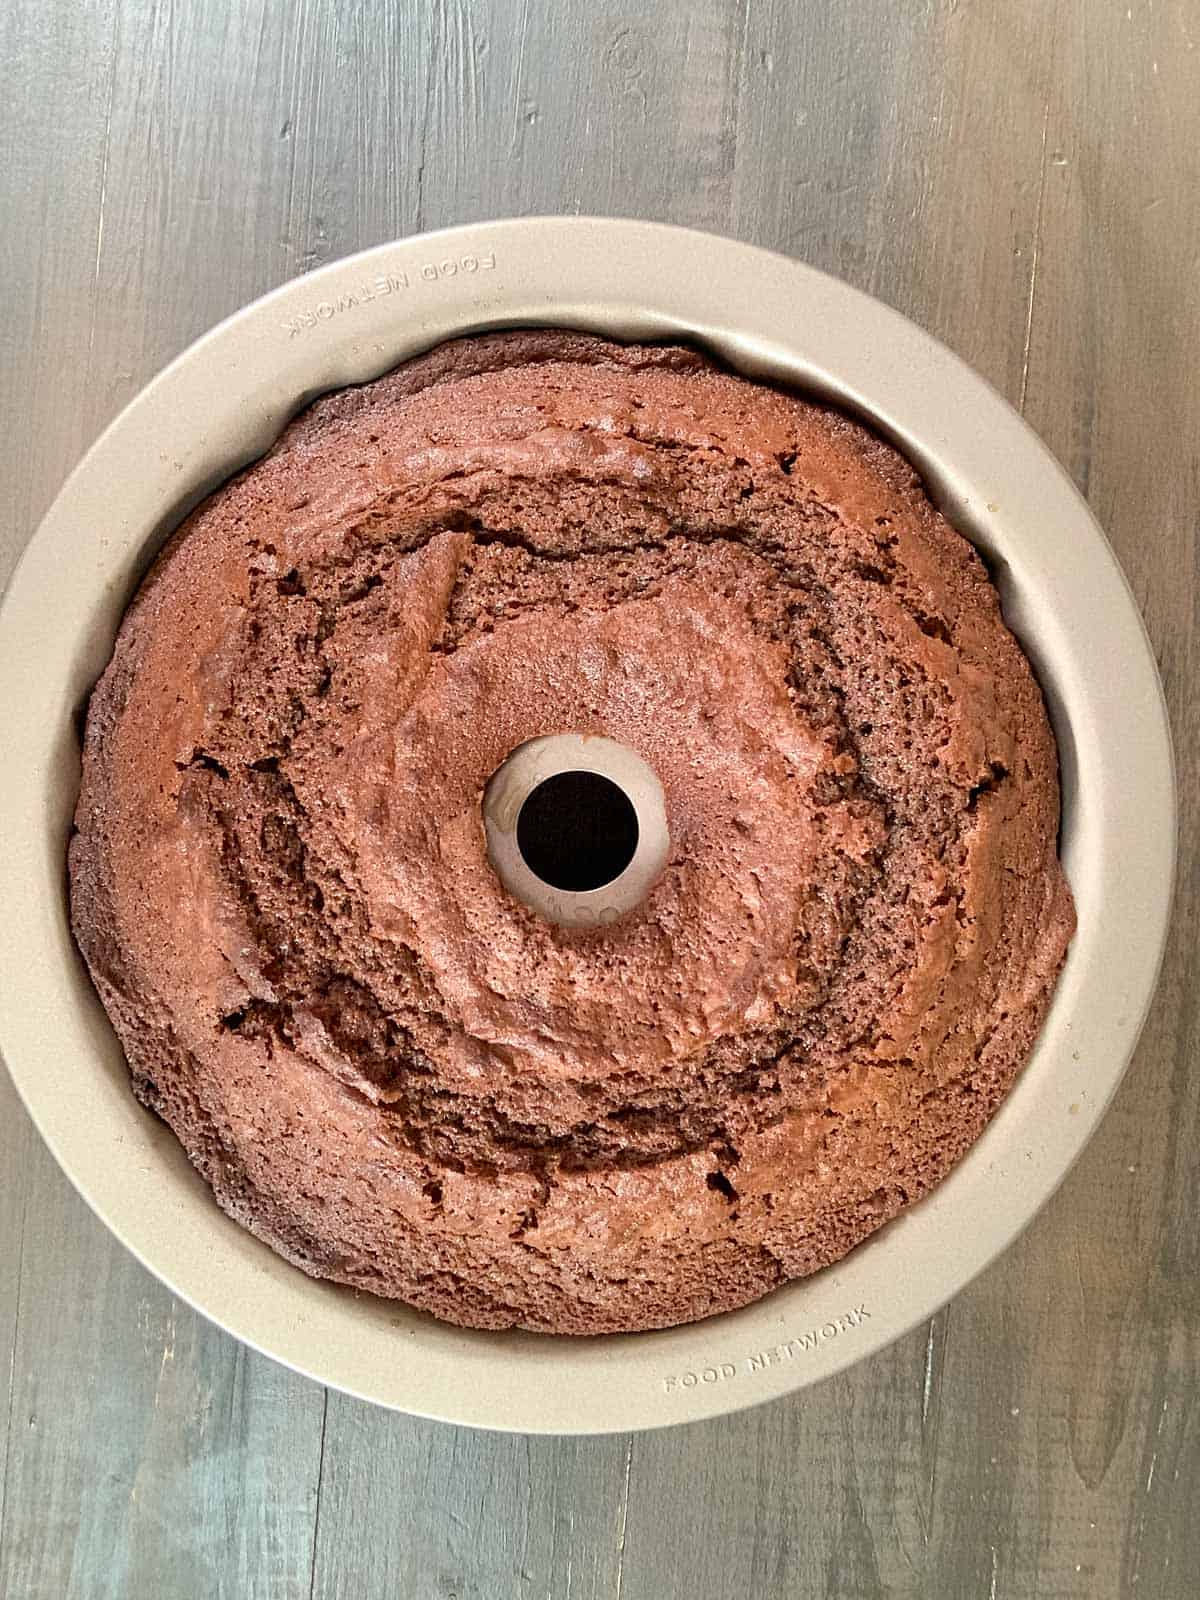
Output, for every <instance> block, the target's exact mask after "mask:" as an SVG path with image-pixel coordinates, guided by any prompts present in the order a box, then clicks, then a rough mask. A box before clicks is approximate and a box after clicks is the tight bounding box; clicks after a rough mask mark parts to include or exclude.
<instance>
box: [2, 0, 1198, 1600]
mask: <svg viewBox="0 0 1200 1600" xmlns="http://www.w3.org/2000/svg"><path fill="white" fill-rule="evenodd" d="M0 59H3V60H4V62H5V64H6V69H7V77H8V81H9V84H10V86H11V93H10V94H9V95H8V96H6V97H4V99H3V101H2V102H0V158H2V159H0V282H2V283H3V284H4V290H5V307H4V309H5V315H4V316H3V317H0V370H3V372H4V375H5V382H4V384H3V385H2V386H0V465H2V468H3V471H2V474H0V481H3V482H4V484H5V486H6V489H7V493H6V494H5V496H4V497H3V499H2V500H0V557H2V559H3V561H4V563H5V567H4V571H5V572H6V571H7V569H8V567H9V566H11V563H12V561H13V560H15V558H16V556H17V554H18V552H19V550H20V548H21V547H22V546H23V545H24V542H25V540H26V538H27V537H28V534H29V532H30V531H31V530H32V527H33V526H34V525H35V523H36V520H37V518H38V516H39V515H40V514H41V512H42V511H43V510H44V508H45V506H46V505H47V504H48V502H49V500H50V499H51V497H52V496H53V493H54V491H55V489H56V488H57V486H58V484H59V483H60V482H61V479H62V477H63V476H64V475H65V473H66V471H67V470H68V469H69V467H70V466H71V464H72V463H73V461H74V460H75V459H76V458H77V457H78V455H79V454H80V453H81V451H82V449H83V448H84V446H85V445H86V443H87V442H88V441H89V440H90V439H91V438H92V437H94V435H95V434H96V432H98V430H99V429H100V427H101V426H102V425H103V424H104V422H105V421H107V420H108V418H109V417H110V416H111V415H113V414H114V413H115V411H116V410H117V409H119V407H120V406H121V405H122V404H123V403H124V402H125V401H126V400H127V399H128V398H129V397H130V396H131V395H132V394H133V393H135V392H136V390H137V389H138V388H139V387H140V385H141V384H142V383H143V382H145V380H146V379H147V378H148V377H149V376H150V375H151V374H152V372H153V371H154V370H156V369H157V368H158V367H159V366H160V365H161V364H162V363H163V362H164V361H165V360H167V359H168V358H169V357H170V356H171V355H173V354H174V353H176V351H178V350H179V349H181V348H182V347H183V346H184V345H185V344H187V343H188V342H189V341H190V340H191V339H192V338H194V337H195V336H196V335H197V334H198V333H200V332H201V331H203V329H204V328H206V327H207V326H209V325H210V324H211V323H212V322H213V321H215V320H216V319H217V318H219V317H220V316H222V315H224V314H225V313H227V312H229V311H232V310H234V309H235V308H236V307H237V306H239V305H240V304H242V303H244V302H245V301H246V300H247V299H249V298H251V297H253V296H254V295H255V294H257V293H259V292H261V291H262V290H264V289H266V288H268V287H270V286H272V285H274V284H276V283H279V282H281V281H282V280H284V279H285V278H287V277H290V276H292V275H294V274H295V273H297V272H301V271H304V270H307V269H310V268H312V267H314V266H317V265H320V264H321V263H323V262H325V261H327V260H330V259H333V258H334V257H336V256H338V255H342V254H344V253H346V252H348V251H350V250H353V249H357V248H360V247H363V246H366V245H369V244H372V243H376V242H378V241H380V240H383V239H386V238H389V237H392V236H395V235H397V234H402V233H406V232H409V231H412V230H413V229H415V228H418V227H425V228H428V227H436V226H440V225H443V224H448V223H452V222H461V221H468V220H472V219H475V218H480V217H485V216H489V215H503V214H513V213H534V212H552V211H596V212H608V213H614V214H626V215H644V216H654V217H661V218H665V219H667V220H671V221H678V222H686V223H692V224H696V225H700V226H707V227H711V228H714V229H717V230H720V231H724V232H729V233H733V234H736V235H738V236H739V237H742V238H745V239H749V240H753V241H755V242H758V243H762V244H766V245H770V246H773V247H776V248H778V249H782V250H785V251H788V252H790V253H792V254H795V255H798V256H800V257H802V258H804V259H806V260H808V261H810V262H812V263H814V264H815V265H817V266H821V267H824V268H826V269H827V270H830V271H833V272H836V273H838V274H839V275H841V276H842V277H845V278H847V279H848V280H849V281H850V282H852V283H855V284H857V285H858V286H860V287H862V288H865V289H867V290H869V291H870V292H872V293H874V294H877V295H879V296H881V297H882V298H883V299H885V300H887V301H889V302H890V303H892V304H894V305H896V306H897V307H899V308H900V309H901V310H902V311H904V312H906V313H907V314H908V315H910V316H912V317H914V318H915V319H916V320H917V321H918V322H920V323H922V324H923V325H924V326H926V327H928V328H929V329H930V330H931V331H932V332H934V333H935V334H937V335H938V336H939V337H941V338H942V339H944V340H945V341H946V342H947V343H949V344H950V345H951V346H952V347H953V348H954V349H956V350H958V351H959V352H960V353H961V354H962V355H963V356H964V357H966V359H967V360H969V361H970V362H972V364H973V365H975V366H976V367H977V368H978V369H979V370H981V371H982V372H983V373H984V374H985V375H986V376H987V377H989V378H990V379H991V380H992V382H993V383H995V384H996V385H997V386H998V387H999V388H1001V389H1002V390H1003V391H1004V392H1005V393H1006V394H1007V395H1008V397H1009V398H1010V399H1011V400H1012V401H1013V402H1014V403H1015V404H1017V405H1019V406H1020V407H1021V408H1022V409H1023V410H1024V412H1025V414H1026V415H1027V416H1028V418H1029V420H1030V421H1031V423H1032V424H1033V425H1034V426H1035V427H1036V428H1037V429H1038V431H1039V432H1040V433H1041V434H1042V436H1043V437H1044V438H1045V439H1046V440H1047V441H1048V443H1049V444H1050V445H1051V447H1052V448H1053V449H1054V450H1055V451H1056V453H1057V454H1058V455H1059V457H1060V459H1061V460H1063V461H1064V463H1065V464H1066V465H1067V467H1068V468H1069V470H1070V471H1071V472H1072V473H1073V475H1074V476H1075V478H1076V481H1077V482H1078V483H1079V485H1080V487H1081V488H1082V489H1083V490H1084V492H1085V493H1086V494H1087V495H1088V497H1089V499H1090V501H1091V503H1092V505H1093V506H1094V508H1095V509H1096V512H1097V514H1098V515H1099V517H1100V519H1101V521H1102V523H1103V524H1104V526H1105V527H1106V528H1107V530H1108V532H1109V535H1110V537H1111V539H1112V540H1113V543H1114V545H1115V546H1116V548H1117V550H1118V553H1119V555H1120V557H1121V559H1122V562H1123V564H1124V566H1125V570H1126V572H1127V573H1128V575H1129V578H1130V582H1131V584H1132V586H1133V589H1134V591H1135V593H1136V595H1137V597H1138V600H1139V603H1140V604H1141V606H1142V608H1143V612H1144V614H1145V616H1146V619H1147V624H1148V626H1149V629H1150V632H1151V636H1152V639H1153V641H1154V645H1155V649H1156V651H1157V654H1158V659H1159V662H1160V665H1161V668H1162V671H1163V677H1164V682H1165V685H1166V689H1167V695H1168V699H1169V701H1170V706H1171V712H1172V718H1173V723H1174V728H1175V734H1176V740H1177V749H1178V754H1179V760H1180V769H1181V779H1182V783H1181V792H1182V799H1183V817H1182V831H1181V874H1180V890H1179V898H1178V903H1177V910H1176V928H1175V936H1174V938H1173V941H1172V944H1171V948H1170V951H1169V954H1168V959H1167V963H1166V967H1165V971H1164V977H1163V983H1162V988H1161V991H1160V994H1159V997H1158V1000H1157V1002H1156V1005H1155V1009H1154V1012H1153V1014H1152V1017H1151V1020H1150V1023H1149V1025H1148V1027H1147V1030H1146V1033H1145V1036H1144V1038H1143V1041H1142V1045H1141V1048H1140V1050H1139V1052H1138V1055H1137V1058H1136V1060H1135V1062H1134V1065H1133V1067H1132V1068H1131V1071H1130V1073H1129V1076H1128V1078H1127V1080H1126V1083H1125V1085H1124V1087H1123V1089H1122V1091H1121V1093H1120V1094H1119V1096H1118V1098H1117V1100H1116V1103H1115V1105H1114V1106H1113V1108H1112V1110H1111V1111H1110V1113H1109V1115H1108V1117H1107V1119H1106V1121H1105V1123H1104V1125H1103V1127H1102V1129H1101V1131H1100V1133H1099V1135H1098V1136H1097V1138H1096V1139H1095V1140H1094V1141H1093V1143H1092V1145H1091V1146H1090V1148H1089V1150H1088V1152H1087V1153H1086V1155H1085V1157H1084V1158H1083V1160H1082V1161H1081V1162H1080V1164H1079V1166H1078V1167H1077V1169H1076V1170H1075V1172H1074V1173H1073V1174H1072V1175H1071V1177H1070V1178H1069V1179H1068V1181H1067V1183H1066V1184H1065V1185H1064V1187H1063V1189H1062V1191H1061V1192H1060V1194H1059V1196H1058V1197H1057V1198H1056V1200H1055V1201H1054V1202H1053V1204H1052V1205H1051V1206H1050V1207H1049V1208H1048V1210H1047V1211H1046V1213H1045V1214H1044V1215H1043V1216H1042V1217H1041V1218H1040V1219H1039V1220H1038V1222H1037V1223H1035V1225H1034V1226H1033V1227H1032V1228H1031V1229H1030V1230H1029V1231H1028V1232H1027V1233H1026V1235H1025V1236H1024V1237H1023V1239H1022V1240H1021V1241H1020V1243H1019V1244H1018V1245H1016V1246H1015V1247H1014V1248H1013V1249H1012V1250H1011V1251H1010V1252H1009V1253H1008V1255H1007V1256H1006V1257H1005V1258H1004V1259H1003V1260H1002V1261H1001V1262H1000V1263H998V1264H997V1265H996V1266H995V1267H993V1268H992V1269H991V1270H990V1271H989V1272H988V1273H986V1274H985V1275H984V1276H983V1277H982V1278H981V1279H980V1280H979V1281H978V1282H977V1283H976V1284H975V1285H973V1286H972V1287H971V1288H970V1289H968V1290H967V1291H966V1292H964V1293H963V1294H962V1295H960V1296H959V1297H958V1298H957V1299H956V1300H955V1301H954V1303H953V1305H952V1306H951V1307H949V1308H947V1310H945V1311H943V1312H942V1313H940V1314H939V1315H938V1316H937V1317H935V1318H934V1319H933V1320H932V1322H931V1323H929V1324H928V1325H927V1326H926V1327H925V1328H923V1329H921V1330H919V1331H918V1332H916V1333H914V1334H913V1335H912V1336H911V1337H909V1338H908V1339H906V1340H903V1341H901V1342H900V1343H899V1344H897V1345H896V1346H894V1347H893V1348H892V1349H890V1350H889V1351H887V1352H885V1353H884V1354H882V1355H881V1356H879V1357H877V1358H876V1359H875V1360H873V1361H872V1362H870V1363H868V1364H866V1365H864V1366H861V1367H859V1368H857V1369H855V1370H853V1371H851V1372H850V1373H848V1374H846V1375H844V1376H843V1377H841V1378H839V1379H837V1380H834V1381H833V1382H831V1383H828V1384H825V1385H824V1386H822V1387H819V1388H817V1389H815V1390H812V1391H809V1392H807V1393H804V1394H801V1395H798V1396H796V1397H795V1398H794V1399H792V1400H790V1401H787V1402H782V1403H779V1404H775V1405H772V1406H769V1407H765V1408H762V1409H760V1410H757V1411H754V1412H750V1413H747V1414H743V1415H741V1416H738V1417H735V1418H731V1419H727V1420H722V1421H719V1422H714V1423H709V1424H703V1425H698V1426H695V1427H692V1428H686V1429H675V1430H671V1431H669V1432H666V1433H661V1434H655V1435H641V1436H636V1437H633V1438H628V1437H627V1438H614V1439H605V1440H576V1441H554V1440H525V1439H520V1438H504V1437H498V1436H493V1435H485V1434H475V1433H468V1432H465V1431H460V1430H455V1429H451V1428H446V1427H442V1426H439V1425H436V1424H428V1423H420V1422H415V1421H410V1420H408V1419H404V1418H400V1417H392V1416H388V1415H386V1414H383V1413H380V1412H377V1411H374V1410H372V1409H371V1408H370V1407H366V1406H363V1405H361V1404H360V1403H358V1402H355V1401H352V1400H348V1399H346V1398H344V1397H342V1396H338V1395H332V1394H331V1395H328V1396H326V1395H325V1394H324V1393H323V1392H322V1391H321V1390H320V1389H318V1388H317V1387H316V1386H314V1385H311V1384H309V1383H307V1382H305V1381H304V1380H302V1379H299V1378H295V1377H293V1376H292V1375H290V1374H288V1373H286V1372H284V1371H283V1370H282V1369H280V1368H277V1367H275V1366H273V1365H272V1364H271V1363H269V1362H267V1361H265V1360H263V1359H262V1358H260V1357H257V1356H254V1355H252V1354H251V1353H250V1352H247V1351H245V1350H243V1349H241V1348H239V1347H238V1346H236V1345H235V1344H234V1343H233V1341H231V1340H229V1339H228V1338H226V1337H225V1336H224V1335H222V1334H220V1333H218V1332H217V1331H216V1330H214V1329H212V1328H210V1327H209V1326H208V1325H207V1324H206V1323H204V1322H203V1320H202V1319H200V1318H198V1317H196V1316H195V1315H194V1314H193V1313H192V1312H191V1311H190V1310H189V1309H188V1308H187V1307H186V1306H183V1305H181V1304H180V1303H178V1302H176V1301H175V1300H174V1299H173V1297H172V1296H171V1295H169V1294H168V1293H167V1291H166V1290H165V1289H163V1288H161V1286H159V1285H158V1284H157V1283H155V1282H154V1281H153V1280H152V1279H151V1278H150V1277H149V1276H148V1275H147V1274H146V1273H145V1272H144V1271H143V1270H142V1269H141V1268H140V1267H139V1266H137V1265H136V1263H134V1262H133V1261H132V1259H131V1258H129V1257H128V1256H127V1255H126V1254H125V1253H124V1252H123V1251H122V1250H121V1249H120V1248H119V1247H118V1246H117V1245H115V1244H114V1243H113V1242H112V1241H111V1240H110V1238H109V1237H108V1235H107V1234H106V1233H105V1232H104V1230H103V1229H101V1228H100V1227H99V1225H98V1224H97V1223H95V1222H94V1221H93V1220H92V1219H91V1218H90V1216H88V1214H87V1213H86V1212H85V1211H84V1209H83V1207H82V1206H81V1204H80V1203H79V1201H78V1200H77V1199H76V1198H75V1196H74V1195H73V1194H72V1192H71V1191H70V1190H69V1188H68V1187H67V1185H66V1183H65V1180H64V1179H62V1177H61V1176H60V1175H59V1174H58V1172H57V1170H56V1169H55V1168H54V1166H53V1164H52V1162H51V1161H50V1159H49V1157H48V1156H47V1155H46V1153H45V1152H44V1151H43V1149H42V1147H41V1145H40V1142H39V1141H38V1140H37V1138H36V1135H34V1134H33V1133H32V1132H31V1130H30V1129H29V1127H28V1124H27V1122H26V1119H25V1117H24V1114H23V1113H22V1112H21V1111H20V1110H19V1108H18V1107H17V1105H16V1102H15V1098H14V1096H13V1094H12V1091H11V1089H10V1088H9V1087H8V1085H7V1081H4V1082H3V1083H0V1163H2V1164H3V1167H2V1170H3V1173H4V1181H3V1184H2V1185H0V1371H3V1372H4V1373H5V1374H6V1377H7V1384H8V1392H7V1396H6V1397H5V1403H4V1404H3V1406H0V1423H3V1425H4V1426H5V1438H4V1440H3V1441H2V1442H0V1593H3V1594H4V1595H6V1596H7V1595H13V1596H20V1597H22V1600H24V1597H25V1596H35V1597H41V1596H43V1595H44V1596H48V1597H53V1600H58V1597H59V1596H80V1597H84V1596H86V1597H89V1600H90V1597H92V1596H105V1597H108V1596H113V1597H117V1596H119V1597H121V1600H126V1597H129V1596H133V1597H138V1600H140V1597H142V1596H146V1597H148V1600H149V1597H154V1600H159V1597H162V1600H176V1597H178V1600H191V1597H193V1596H195V1597H198V1600H199V1597H206V1600H207V1597H209V1596H212V1595H222V1596H224V1595H228V1596H230V1597H234V1596H236V1597H239V1600H240V1597H243V1596H253V1597H258V1596H264V1597H268V1596H269V1597H276V1596H288V1597H291V1596H312V1597H323V1600H333V1597H342V1596H346V1597H350V1596H353V1597H355V1600H359V1597H364V1600H371V1597H375V1596H379V1597H385V1596H386V1597H388V1600H392V1597H409V1596H411V1597H413V1600H468V1597H470V1600H476V1597H479V1600H484V1597H486V1600H507V1597H508V1596H521V1597H524V1596H539V1597H540V1596H543V1595H545V1596H548V1597H550V1600H560V1597H564V1596H580V1597H601V1596H603V1597H609V1600H672V1597H675V1596H680V1597H690V1596H692V1595H695V1594H703V1595H704V1596H705V1600H726V1597H730V1600H732V1597H734V1596H737V1597H739V1600H740V1597H743V1596H746V1595H752V1596H755V1597H758V1596H766V1597H772V1596H780V1597H784V1596H786V1597H789V1600H791V1597H793V1596H809V1595H812V1596H824V1595H828V1596H834V1597H839V1600H840V1597H842V1596H848V1597H853V1600H871V1597H876V1596H887V1597H912V1600H916V1597H918V1596H919V1597H922V1600H927V1597H931V1596H933V1597H942V1596H945V1597H948V1600H958V1597H959V1596H967V1595H978V1596H980V1597H989V1600H1005V1597H1008V1600H1026V1597H1035V1596H1036V1597H1046V1600H1108V1597H1126V1596H1132V1597H1146V1596H1151V1597H1156V1600H1185V1597H1186V1600H1191V1597H1193V1596H1194V1595H1195V1594H1196V1593H1197V1591H1198V1588H1200V1578H1198V1574H1200V1518H1197V1517H1196V1515H1195V1507H1196V1504H1197V1495H1198V1493H1200V1488H1198V1486H1200V1399H1198V1398H1197V1396H1198V1394H1200V1242H1198V1234H1200V1229H1198V1226H1197V1224H1198V1223H1200V1160H1198V1158H1197V1154H1196V1152H1197V1150H1198V1149H1200V955H1198V954H1197V951H1198V944H1200V941H1198V939H1197V934H1198V932H1200V864H1198V846H1200V800H1198V799H1197V795H1198V792H1200V758H1198V756H1197V750H1198V749H1200V695H1198V693H1197V686H1198V684H1200V539H1198V512H1197V507H1198V506H1200V384H1197V382H1196V378H1195V373H1196V371H1197V368H1198V365H1200V332H1198V330H1200V209H1198V207H1197V203H1196V202H1197V195H1198V194H1200V13H1197V10H1196V7H1195V4H1194V0H1156V3H1153V4H1151V3H1150V0H1135V3H1131V4H1121V5H1116V4H1108V3H1104V4H1094V3H1092V0H1004V3H990V4H989V3H983V0H980V3H975V4H970V3H968V0H962V3H953V0H913V3H910V4H906V5H904V6H899V7H898V6H895V5H894V4H891V3H885V0H856V3H854V4H852V5H846V6H816V5H807V4H806V5H799V4H796V3H794V0H694V3H691V4H688V3H685V0H664V3H661V4H659V5H658V6H657V7H655V8H653V9H652V8H648V7H646V6H644V5H634V4H632V3H631V0H591V3H588V4H586V5H585V4H584V3H583V0H491V3H469V0H375V3H373V4H370V5H361V6H348V5H341V4H338V3H337V0H296V3H295V4H293V5H289V6H284V5H282V4H279V3H276V0H245V3H240V4H234V3H233V0H177V3H175V4H173V5H169V4H163V3H156V0H92V3H90V4H89V5H87V6H86V7H67V6H53V7H48V6H45V5H42V4H40V3H38V0H9V3H8V5H7V6H6V7H4V8H0ZM0 575H3V574H0Z"/></svg>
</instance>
